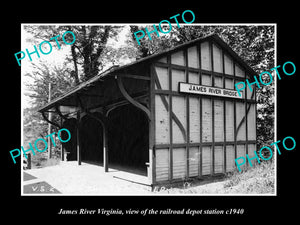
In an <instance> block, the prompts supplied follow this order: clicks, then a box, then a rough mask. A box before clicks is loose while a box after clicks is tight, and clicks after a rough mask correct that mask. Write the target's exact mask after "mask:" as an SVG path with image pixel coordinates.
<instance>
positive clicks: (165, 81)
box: [155, 66, 169, 90]
mask: <svg viewBox="0 0 300 225" xmlns="http://www.w3.org/2000/svg"><path fill="white" fill-rule="evenodd" d="M155 70H156V73H157V77H158V80H159V83H160V85H161V88H162V90H169V75H168V69H167V68H163V67H158V66H156V67H155ZM155 89H157V86H156V85H155Z"/></svg>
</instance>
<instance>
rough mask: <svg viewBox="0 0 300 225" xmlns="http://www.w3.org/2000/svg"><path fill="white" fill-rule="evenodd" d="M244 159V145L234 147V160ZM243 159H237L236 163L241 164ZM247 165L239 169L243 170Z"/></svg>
mask: <svg viewBox="0 0 300 225" xmlns="http://www.w3.org/2000/svg"><path fill="white" fill-rule="evenodd" d="M239 157H244V158H245V159H246V149H245V145H237V147H236V158H239ZM242 160H243V159H239V160H238V163H241V162H242ZM246 165H247V163H245V164H244V165H242V166H240V168H241V169H244V168H245V167H246Z"/></svg>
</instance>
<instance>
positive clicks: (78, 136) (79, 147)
mask: <svg viewBox="0 0 300 225" xmlns="http://www.w3.org/2000/svg"><path fill="white" fill-rule="evenodd" d="M80 112H81V110H79V111H77V126H76V138H77V162H78V165H81V146H80V120H81V119H80Z"/></svg>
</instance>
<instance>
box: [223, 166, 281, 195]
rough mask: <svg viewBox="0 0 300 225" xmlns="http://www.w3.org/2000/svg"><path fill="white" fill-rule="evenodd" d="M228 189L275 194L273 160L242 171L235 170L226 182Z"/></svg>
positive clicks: (225, 186) (225, 185) (226, 188)
mask: <svg viewBox="0 0 300 225" xmlns="http://www.w3.org/2000/svg"><path fill="white" fill-rule="evenodd" d="M224 188H225V190H226V191H230V190H231V191H233V192H240V193H245V194H274V193H275V166H274V162H273V161H265V162H262V163H261V164H259V165H256V166H255V167H250V168H248V169H247V170H245V171H242V172H238V171H236V172H234V173H232V174H230V175H229V176H228V180H227V181H226V182H225V183H224Z"/></svg>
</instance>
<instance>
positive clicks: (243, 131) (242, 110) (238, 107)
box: [236, 102, 246, 141]
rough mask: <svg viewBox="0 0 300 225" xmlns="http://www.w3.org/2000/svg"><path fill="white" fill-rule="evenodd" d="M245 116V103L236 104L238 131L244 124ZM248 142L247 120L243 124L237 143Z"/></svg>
mask: <svg viewBox="0 0 300 225" xmlns="http://www.w3.org/2000/svg"><path fill="white" fill-rule="evenodd" d="M244 116H245V103H243V102H236V129H237V128H238V126H239V124H240V123H241V122H242V119H243V117H244ZM245 140H246V120H244V121H243V122H242V125H241V126H240V129H239V130H238V133H237V141H245Z"/></svg>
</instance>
